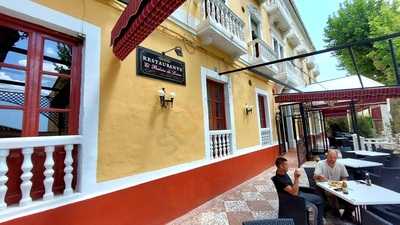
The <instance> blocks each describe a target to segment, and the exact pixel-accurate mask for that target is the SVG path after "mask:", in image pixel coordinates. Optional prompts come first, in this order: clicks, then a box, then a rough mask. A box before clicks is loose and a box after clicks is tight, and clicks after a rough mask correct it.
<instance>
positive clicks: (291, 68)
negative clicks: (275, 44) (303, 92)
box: [276, 62, 305, 87]
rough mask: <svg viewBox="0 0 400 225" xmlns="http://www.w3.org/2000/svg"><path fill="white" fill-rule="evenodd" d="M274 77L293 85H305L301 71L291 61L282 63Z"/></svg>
mask: <svg viewBox="0 0 400 225" xmlns="http://www.w3.org/2000/svg"><path fill="white" fill-rule="evenodd" d="M276 78H277V79H278V80H280V81H282V82H285V83H289V84H290V85H293V86H295V87H303V86H305V82H304V79H303V72H302V71H301V70H300V69H299V68H297V67H296V66H295V65H294V64H293V63H292V62H285V63H284V64H282V66H281V67H280V72H279V73H278V74H277V75H276Z"/></svg>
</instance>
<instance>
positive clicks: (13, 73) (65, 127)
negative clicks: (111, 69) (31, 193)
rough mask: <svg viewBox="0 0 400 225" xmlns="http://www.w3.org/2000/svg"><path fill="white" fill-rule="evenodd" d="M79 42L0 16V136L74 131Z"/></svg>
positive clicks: (77, 112)
mask: <svg viewBox="0 0 400 225" xmlns="http://www.w3.org/2000/svg"><path fill="white" fill-rule="evenodd" d="M80 57H81V42H80V41H79V40H77V39H75V38H72V37H69V36H66V35H61V34H59V33H55V32H52V31H49V30H46V29H45V28H42V27H39V26H35V25H31V24H28V23H25V22H22V21H18V20H14V19H11V18H8V17H5V16H2V20H0V138H2V137H21V136H49V135H67V134H76V133H77V132H78V119H79V118H78V115H79V99H80V91H79V90H80V64H81V58H80Z"/></svg>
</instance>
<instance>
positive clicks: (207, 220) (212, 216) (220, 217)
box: [200, 212, 229, 225]
mask: <svg viewBox="0 0 400 225" xmlns="http://www.w3.org/2000/svg"><path fill="white" fill-rule="evenodd" d="M200 224H201V225H229V221H228V217H227V215H226V213H215V212H207V213H202V214H201V218H200Z"/></svg>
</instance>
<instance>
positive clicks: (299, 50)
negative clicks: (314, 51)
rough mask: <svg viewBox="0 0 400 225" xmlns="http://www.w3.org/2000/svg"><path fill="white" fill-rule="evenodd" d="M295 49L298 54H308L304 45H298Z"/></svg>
mask: <svg viewBox="0 0 400 225" xmlns="http://www.w3.org/2000/svg"><path fill="white" fill-rule="evenodd" d="M295 51H296V53H297V54H298V55H301V54H306V53H307V48H306V47H305V46H304V45H299V46H297V48H296V49H295Z"/></svg>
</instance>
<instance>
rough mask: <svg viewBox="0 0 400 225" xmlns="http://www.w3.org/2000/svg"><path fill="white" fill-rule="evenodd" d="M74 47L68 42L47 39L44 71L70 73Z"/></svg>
mask: <svg viewBox="0 0 400 225" xmlns="http://www.w3.org/2000/svg"><path fill="white" fill-rule="evenodd" d="M71 61H72V48H71V46H69V45H68V44H65V43H62V42H56V41H53V40H45V41H44V47H43V65H42V68H43V71H47V72H53V73H61V74H70V73H71Z"/></svg>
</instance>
